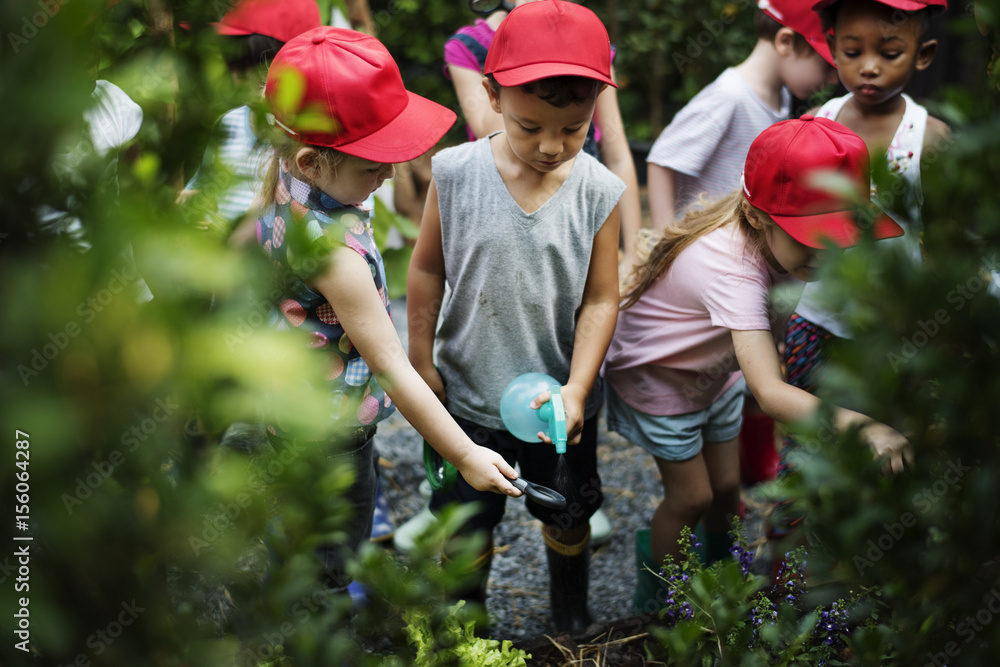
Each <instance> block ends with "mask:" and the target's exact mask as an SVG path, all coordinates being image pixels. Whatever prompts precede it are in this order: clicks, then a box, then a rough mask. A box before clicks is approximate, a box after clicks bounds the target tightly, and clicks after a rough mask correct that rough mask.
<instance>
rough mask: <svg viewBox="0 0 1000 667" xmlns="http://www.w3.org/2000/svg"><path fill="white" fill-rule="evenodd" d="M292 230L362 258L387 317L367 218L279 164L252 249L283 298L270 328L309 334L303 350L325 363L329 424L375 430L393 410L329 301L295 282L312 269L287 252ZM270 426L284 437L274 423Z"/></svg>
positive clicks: (366, 213) (381, 276)
mask: <svg viewBox="0 0 1000 667" xmlns="http://www.w3.org/2000/svg"><path fill="white" fill-rule="evenodd" d="M296 231H304V237H305V240H307V241H308V242H309V243H315V242H317V240H319V239H320V237H325V238H324V239H323V240H324V241H326V242H327V243H332V244H340V243H342V244H343V245H346V246H347V247H349V248H351V249H352V250H354V251H355V252H356V253H358V254H359V255H361V257H362V258H363V259H364V260H365V261H366V262H367V263H368V266H369V268H370V269H371V273H372V280H373V281H374V284H375V288H376V289H377V290H378V293H379V296H381V298H382V303H384V304H385V310H386V313H389V315H390V317H391V312H390V309H389V296H388V294H387V292H386V287H385V267H384V266H383V263H382V254H381V253H380V252H379V250H378V247H377V246H376V245H375V239H374V238H373V237H372V226H371V215H370V212H369V211H368V210H367V209H365V208H362V207H359V206H344V205H343V204H341V203H339V202H337V201H336V200H334V199H333V198H332V197H330V196H329V195H327V194H326V193H324V192H322V191H321V190H319V188H316V187H313V186H311V185H309V184H308V183H305V182H303V181H300V180H298V179H297V178H295V177H293V176H292V175H291V173H290V172H289V170H288V166H287V164H286V163H285V162H284V161H282V162H281V169H280V178H279V181H278V186H277V188H276V191H275V203H274V205H273V206H271V207H269V208H266V209H262V210H261V212H260V215H259V217H258V219H257V243H258V244H259V245H260V246H261V247H262V248H263V249H264V252H265V253H266V254H267V255H268V256H269V257H270V258H271V260H272V261H273V262H274V264H275V267H276V269H277V270H278V272H279V277H280V280H279V285H278V287H279V289H280V292H281V294H282V296H281V300H280V303H277V304H276V305H277V312H276V313H275V314H274V315H275V316H274V318H273V319H274V323H275V325H276V326H277V327H278V328H279V329H289V328H295V329H301V330H304V331H308V332H309V346H310V347H311V348H313V349H315V350H316V351H317V352H318V353H319V354H322V355H324V356H325V357H326V361H325V364H326V367H327V371H326V390H328V391H329V392H330V418H331V422H332V423H331V425H334V424H335V425H336V427H337V429H338V430H341V429H357V428H361V427H364V426H369V425H374V424H376V423H378V422H380V421H382V420H383V419H385V418H386V417H388V416H389V415H391V414H392V413H393V412H394V411H395V409H396V407H395V405H393V403H392V401H391V400H390V399H389V396H388V395H386V393H385V391H384V390H383V389H382V387H381V386H379V384H378V381H377V380H376V379H375V377H374V375H372V372H371V370H370V369H369V368H368V364H367V363H365V360H364V359H362V358H361V355H360V354H359V353H358V351H357V349H356V348H355V347H354V345H352V344H351V341H350V339H349V338H348V336H347V333H346V332H345V331H344V328H343V326H342V325H341V323H340V320H339V319H338V318H337V313H336V312H334V310H333V308H332V307H331V305H330V304H329V302H328V301H327V300H326V299H325V298H324V297H323V295H322V294H320V293H318V292H316V291H314V290H313V289H312V288H310V286H309V285H308V284H307V283H306V282H305V281H304V280H303V279H302V278H301V277H300V276H301V275H304V274H303V273H302V271H300V268H301V267H303V266H304V268H305V269H307V270H308V269H310V268H312V270H315V269H316V268H318V266H313V267H310V266H309V260H308V255H306V254H305V253H302V256H301V257H300V256H299V255H300V253H299V252H297V250H298V248H297V247H295V248H292V249H290V248H289V246H290V245H294V244H293V243H292V239H289V238H287V234H288V233H294V232H296ZM303 257H305V259H303ZM307 272H308V271H307ZM270 428H272V429H273V430H274V432H275V433H276V434H277V435H284V433H283V431H282V429H281V427H280V424H272V425H271V427H270Z"/></svg>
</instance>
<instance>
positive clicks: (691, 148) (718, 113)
mask: <svg viewBox="0 0 1000 667" xmlns="http://www.w3.org/2000/svg"><path fill="white" fill-rule="evenodd" d="M790 111H791V95H790V94H789V92H788V90H787V89H784V88H783V89H782V91H781V108H780V109H778V110H775V109H772V108H771V107H769V106H768V105H767V104H765V103H764V101H763V100H761V99H760V97H758V96H757V94H756V93H754V91H753V90H752V89H751V88H750V84H748V83H747V82H746V80H745V79H744V78H743V77H742V76H740V75H739V74H737V73H736V71H735V70H734V69H732V68H729V69H727V70H725V71H724V72H723V73H722V74H720V75H719V76H718V78H717V79H716V80H715V81H713V82H712V83H710V84H709V85H707V86H705V88H703V89H702V90H701V92H699V93H698V94H697V95H695V96H694V98H693V99H692V100H691V101H690V102H688V103H687V104H686V105H685V106H684V108H683V109H681V110H680V111H678V112H677V115H676V116H674V119H673V120H672V121H671V123H670V125H668V126H667V127H666V128H665V129H664V130H663V132H661V133H660V136H659V137H658V138H657V140H656V143H654V144H653V148H652V149H651V150H650V151H649V157H647V158H646V161H647V162H652V163H653V164H658V165H660V166H661V167H668V168H670V169H673V170H674V171H675V172H677V175H676V178H675V183H674V215H675V216H676V218H677V219H680V218H681V217H683V214H684V209H686V208H687V207H688V206H690V205H691V204H692V203H694V202H695V201H697V199H698V195H700V194H701V193H702V192H706V193H708V195H709V197H711V198H713V199H714V198H718V197H721V196H722V195H725V194H728V193H730V192H732V191H733V190H736V189H737V188H738V187H739V185H740V174H741V173H743V163H744V162H746V158H747V152H749V150H750V144H751V143H753V140H754V139H756V138H757V135H758V134H760V133H761V132H763V131H764V130H765V129H767V128H768V127H770V126H771V125H773V124H774V123H777V122H778V121H780V120H785V119H786V118H788V115H789V113H790Z"/></svg>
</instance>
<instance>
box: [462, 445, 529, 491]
mask: <svg viewBox="0 0 1000 667" xmlns="http://www.w3.org/2000/svg"><path fill="white" fill-rule="evenodd" d="M455 467H456V468H458V471H459V472H460V473H462V478H463V479H464V480H465V481H466V482H468V483H469V484H470V485H471V486H473V487H474V488H475V489H476V490H477V491H492V492H494V493H502V494H505V495H508V496H512V497H514V498H516V497H518V496H520V495H521V492H520V491H518V490H517V489H516V488H515V487H514V485H513V484H511V483H510V480H509V479H508V478H510V479H516V478H517V472H515V470H514V468H512V467H511V465H510V464H509V463H507V462H506V461H505V460H504V458H503V457H502V456H500V454H498V453H497V452H495V451H493V450H492V449H488V448H486V447H480V446H479V445H475V446H474V447H473V448H472V449H471V450H470V451H469V453H468V454H466V455H465V456H464V457H463V458H462V459H461V460H460V461H455Z"/></svg>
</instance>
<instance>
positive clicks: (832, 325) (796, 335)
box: [768, 0, 949, 539]
mask: <svg viewBox="0 0 1000 667" xmlns="http://www.w3.org/2000/svg"><path fill="white" fill-rule="evenodd" d="M946 4H947V3H946V0H929V1H927V2H924V1H922V0H844V1H843V2H830V1H824V2H819V3H817V4H816V5H815V7H816V8H817V9H820V10H821V12H822V13H821V16H822V18H823V23H824V26H826V27H827V28H829V29H831V30H832V31H833V33H832V35H830V36H829V37H828V40H829V44H830V50H831V52H832V53H833V57H834V60H835V62H836V63H837V67H838V70H837V73H838V75H839V76H840V80H841V82H842V83H843V84H844V87H845V88H847V90H848V91H849V92H848V94H847V95H845V96H843V97H839V98H836V99H833V100H830V101H829V102H827V103H826V104H824V105H823V106H822V107H820V108H819V110H817V111H816V112H815V113H816V115H818V116H822V117H825V118H830V119H833V120H836V121H837V122H839V123H843V124H844V125H845V126H847V127H848V128H850V129H851V130H853V131H854V132H856V133H857V134H858V135H859V136H860V137H861V138H862V139H863V140H864V142H865V144H866V145H867V146H868V150H869V152H870V153H871V155H872V156H873V158H874V159H883V158H882V156H883V155H884V156H885V157H884V159H886V160H887V161H888V163H889V168H890V170H891V171H893V172H895V173H896V174H898V175H900V176H902V178H903V179H904V180H905V182H906V183H907V184H908V186H909V187H908V190H907V192H906V195H907V199H906V201H905V202H904V206H903V207H893V208H895V209H896V210H900V208H902V209H905V215H896V221H897V222H898V223H899V224H900V225H902V226H903V228H904V229H906V236H904V237H903V238H901V239H899V240H897V241H892V242H891V243H892V245H894V246H896V247H898V248H900V249H902V250H903V251H904V252H906V253H907V254H908V255H909V256H910V257H912V258H913V259H914V260H916V261H919V259H920V254H921V253H920V230H921V216H920V205H921V202H922V200H923V198H922V197H921V194H920V159H921V155H922V154H923V148H924V147H925V146H930V145H933V144H935V143H936V142H940V141H941V140H942V139H947V137H948V135H949V130H948V126H947V125H945V124H944V123H943V122H942V121H940V120H938V119H937V118H933V117H930V116H928V114H927V110H926V109H925V108H924V107H922V106H920V105H919V104H917V103H916V102H914V101H913V100H912V99H911V98H910V96H909V95H906V94H905V93H903V88H905V86H906V84H907V83H908V82H909V81H910V78H911V77H912V76H913V74H914V72H918V71H922V70H924V69H926V68H927V67H928V66H929V65H930V63H931V60H932V59H933V57H934V52H935V49H936V47H937V42H936V41H935V40H932V39H927V36H926V33H927V29H928V24H929V20H930V17H931V14H932V13H935V12H938V11H940V10H943V9H944V8H945V6H946ZM889 196H890V197H891V195H889ZM873 197H874V199H875V201H876V202H878V203H880V204H888V203H889V200H888V199H887V198H886V197H884V196H880V194H879V193H877V192H876V193H874V194H873ZM885 208H886V209H887V210H889V208H890V207H889V206H885ZM820 294H821V287H820V285H819V283H816V284H812V285H807V286H806V288H805V289H804V290H803V293H802V297H801V299H800V300H799V303H798V306H796V309H795V313H794V314H793V315H792V317H791V318H790V320H789V323H788V330H787V332H786V334H785V351H784V363H785V366H786V368H787V369H788V381H789V383H790V384H792V385H794V386H796V387H800V388H802V389H805V390H806V391H810V392H811V391H814V390H815V388H816V383H817V376H818V374H820V373H821V370H822V367H823V363H824V358H825V349H826V348H827V347H828V346H829V345H830V344H831V343H832V342H834V341H836V340H841V341H843V340H845V339H849V338H850V337H851V333H850V331H849V329H848V327H847V325H846V323H845V322H844V321H843V317H842V313H837V312H833V311H831V310H830V309H829V308H828V307H826V306H825V305H824V302H823V301H822V300H821V297H820ZM785 445H786V447H785V450H784V451H785V452H787V451H789V450H790V447H793V446H794V445H795V443H794V441H792V440H790V439H786V442H785ZM785 468H786V465H785V464H784V463H783V464H782V470H784V469H785ZM779 517H780V518H779ZM772 518H773V523H772V524H771V525H770V526H769V528H768V533H769V536H770V537H771V539H779V538H783V537H786V536H787V535H788V533H789V531H790V529H791V525H792V524H793V523H795V521H796V517H795V516H794V513H786V512H781V511H779V512H776V513H775V515H774V517H772Z"/></svg>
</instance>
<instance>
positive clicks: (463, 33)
mask: <svg viewBox="0 0 1000 667" xmlns="http://www.w3.org/2000/svg"><path fill="white" fill-rule="evenodd" d="M535 1H537V0H515V2H514V3H513V5H511V4H508V3H507V2H501V1H500V0H496V1H495V2H492V3H489V2H487V3H486V4H488V5H491V8H490V9H489V10H488V12H487V13H486V19H485V20H484V19H476V21H475V23H474V24H473V25H471V26H464V27H462V28H459V29H458V30H457V31H456V32H455V34H453V35H452V36H451V37H449V38H448V39H447V40H446V41H445V45H444V61H445V68H444V72H445V75H446V76H447V77H448V78H449V79H451V80H452V83H453V84H454V86H455V93H456V94H457V95H458V101H459V105H461V107H462V113H463V115H464V116H465V120H466V129H467V131H468V136H469V140H470V141H475V140H476V139H481V138H482V137H485V136H487V135H488V134H490V132H495V131H498V130H502V129H503V118H502V117H501V116H500V115H499V114H498V113H497V112H496V111H494V110H493V108H492V107H491V106H490V101H489V97H488V96H487V93H486V89H485V88H484V87H483V67H484V66H485V64H486V54H487V52H488V50H489V48H490V44H491V43H492V42H493V36H494V35H495V34H496V29H497V26H499V25H500V23H501V22H502V21H503V20H504V19H505V18H506V17H507V14H508V13H509V12H510V10H511V9H513V8H514V6H516V5H520V4H524V3H525V2H535ZM469 5H470V8H471V9H472V10H473V11H474V12H476V13H478V14H483V11H480V10H478V9H477V8H476V6H475V5H476V3H475V2H470V3H469ZM613 57H614V54H613V52H612V58H613ZM598 126H601V127H602V128H603V129H604V131H603V132H602V131H601V130H600V129H598ZM598 149H600V150H598ZM583 150H584V152H587V153H590V154H591V155H592V156H594V157H595V158H598V159H600V160H601V161H602V162H603V164H604V165H605V166H607V167H608V169H610V170H611V171H612V172H613V173H614V174H615V175H616V176H618V178H620V179H622V181H623V182H624V183H625V195H624V197H622V200H621V237H622V248H623V251H624V252H623V257H622V264H621V267H620V268H621V270H625V268H626V267H630V266H632V264H633V263H634V261H635V240H636V237H637V235H638V233H639V228H640V227H641V226H642V208H641V204H640V203H639V181H638V178H637V177H636V173H635V164H634V162H633V160H632V152H631V150H630V149H629V146H628V140H627V138H626V137H625V126H624V124H623V122H622V118H621V112H620V111H619V109H618V96H617V93H616V89H615V88H613V87H610V86H609V87H607V88H605V89H604V90H603V91H601V93H600V94H599V95H598V96H597V107H596V108H595V109H594V121H593V122H592V123H591V124H590V128H589V129H588V132H587V140H586V141H585V142H584V144H583ZM598 153H600V154H598ZM397 171H398V170H397ZM433 517H434V515H433V513H431V512H429V511H426V510H425V511H421V512H419V513H418V514H416V515H415V516H414V517H413V518H412V519H410V520H409V521H407V523H405V524H403V525H402V526H400V528H399V531H397V534H396V535H397V537H398V538H399V539H395V540H394V545H395V546H396V548H397V550H400V551H406V550H409V549H410V548H411V544H412V539H413V538H412V536H414V535H417V534H419V533H420V532H423V531H426V530H427V529H428V528H429V526H430V525H431V523H432V522H433ZM610 538H611V521H610V520H609V519H608V516H607V514H605V512H604V511H603V510H600V509H598V510H597V512H595V513H594V515H593V516H592V517H590V544H591V546H598V545H600V544H604V543H605V542H607V541H608V540H609V539H610Z"/></svg>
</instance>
